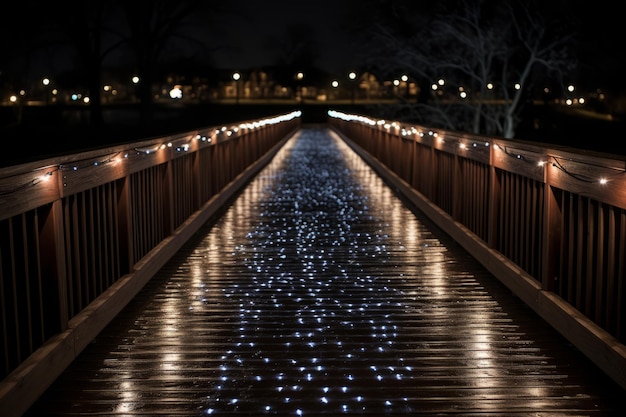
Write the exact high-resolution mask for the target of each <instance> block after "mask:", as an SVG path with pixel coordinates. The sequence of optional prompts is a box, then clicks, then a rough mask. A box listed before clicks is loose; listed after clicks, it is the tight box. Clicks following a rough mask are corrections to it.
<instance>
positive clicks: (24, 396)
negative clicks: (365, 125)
mask: <svg viewBox="0 0 626 417" xmlns="http://www.w3.org/2000/svg"><path fill="white" fill-rule="evenodd" d="M299 127H300V112H292V113H288V114H285V115H279V116H275V117H270V118H267V119H261V120H255V121H249V122H242V123H238V124H235V125H232V126H222V127H210V128H205V129H200V130H197V131H193V132H188V133H185V134H180V135H175V136H169V137H164V138H158V139H151V140H146V141H141V142H135V143H130V144H125V145H119V146H115V147H111V148H104V149H99V150H95V151H89V152H83V153H77V154H73V155H65V156H62V157H58V158H52V159H46V160H43V161H38V162H32V163H28V164H22V165H17V166H13V167H7V168H3V169H1V170H0V340H1V344H0V415H2V416H3V417H7V415H8V414H6V413H8V412H11V413H13V414H11V415H20V410H22V412H23V411H25V410H26V407H28V406H29V404H30V402H31V401H32V400H33V399H36V397H37V396H38V395H40V394H41V393H42V392H43V391H44V390H45V389H46V388H47V386H48V385H49V384H50V383H52V382H53V381H54V379H55V378H56V377H57V376H58V375H59V374H60V372H61V371H62V370H63V369H64V368H65V367H66V366H67V365H68V364H69V363H70V362H71V361H72V360H73V359H74V357H75V356H76V355H78V353H80V352H81V351H82V349H83V348H84V347H85V346H86V345H87V344H88V343H89V342H90V341H91V340H92V339H93V338H94V337H95V336H96V335H97V334H98V332H99V331H100V330H101V329H102V328H104V326H105V325H106V324H108V322H109V321H110V320H111V319H112V318H113V317H114V316H115V315H116V314H117V313H118V312H119V311H120V310H121V308H123V306H124V305H125V304H126V303H127V302H128V301H129V300H130V299H131V298H132V296H134V295H135V294H136V293H137V291H138V290H139V289H140V288H141V287H142V286H143V285H144V284H145V282H147V280H149V279H150V278H151V277H152V276H153V275H154V273H156V272H157V271H158V269H159V267H160V266H162V265H163V264H164V262H165V261H166V260H167V259H169V258H170V257H171V256H172V255H173V254H174V253H175V252H176V251H177V250H178V249H179V248H180V247H181V246H182V244H184V242H185V241H186V240H188V238H189V237H191V236H192V235H193V233H194V232H195V231H196V230H197V228H198V227H199V226H201V225H202V224H203V223H204V222H206V221H207V220H208V218H209V217H210V216H211V215H212V214H214V213H215V212H216V211H217V210H218V209H219V208H220V206H222V205H223V204H224V203H225V202H227V201H228V198H230V196H232V194H234V193H235V192H236V191H237V189H238V188H241V187H242V186H243V185H244V184H245V181H246V180H248V179H249V178H251V176H252V175H253V174H254V173H255V170H256V171H258V169H260V168H259V167H260V166H262V165H263V164H265V163H267V162H269V159H270V158H271V156H273V153H275V152H276V151H277V150H278V148H279V147H280V146H281V144H282V143H284V141H285V140H286V139H287V138H288V136H289V135H290V134H292V133H293V132H295V131H297V130H298V129H299Z"/></svg>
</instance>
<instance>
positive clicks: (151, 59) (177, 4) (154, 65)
mask: <svg viewBox="0 0 626 417" xmlns="http://www.w3.org/2000/svg"><path fill="white" fill-rule="evenodd" d="M216 3H217V2H210V1H200V0H180V1H172V0H136V1H120V2H119V5H120V7H121V9H122V12H123V15H124V17H125V22H126V27H125V29H126V30H127V32H126V42H127V44H128V45H129V46H130V48H131V50H132V51H133V54H134V57H135V60H136V66H137V75H138V76H139V80H140V81H139V86H138V96H139V100H140V106H141V119H142V121H143V123H144V125H146V126H147V125H149V123H150V122H151V120H152V115H153V97H154V93H153V87H154V84H155V81H156V75H157V73H158V68H159V65H160V64H161V58H162V56H163V55H164V53H165V52H168V53H170V54H169V55H168V57H169V58H170V59H172V58H173V57H174V56H175V53H173V54H172V50H174V51H175V50H176V48H177V47H176V45H175V44H176V42H179V43H180V42H188V43H195V44H197V45H202V43H203V41H202V40H201V36H200V35H199V32H198V33H195V34H194V33H193V29H194V28H197V25H198V24H200V22H199V21H198V20H197V19H196V17H197V16H198V13H197V12H198V11H199V10H201V9H202V8H206V7H212V6H213V5H214V4H216ZM179 45H182V43H180V44H179Z"/></svg>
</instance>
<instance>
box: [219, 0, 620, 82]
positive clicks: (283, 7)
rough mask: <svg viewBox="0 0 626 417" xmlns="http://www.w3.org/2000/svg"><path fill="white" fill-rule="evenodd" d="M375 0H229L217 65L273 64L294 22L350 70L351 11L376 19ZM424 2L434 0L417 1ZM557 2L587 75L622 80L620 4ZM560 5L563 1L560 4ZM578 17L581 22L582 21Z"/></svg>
mask: <svg viewBox="0 0 626 417" xmlns="http://www.w3.org/2000/svg"><path fill="white" fill-rule="evenodd" d="M373 1H374V0H361V1H359V0H317V1H293V0H292V1H289V0H266V1H263V2H260V1H256V0H234V1H232V2H229V6H232V9H233V10H236V11H238V12H237V13H236V14H235V15H234V16H233V17H232V18H231V19H229V20H228V22H227V23H226V24H224V23H225V22H222V26H221V27H220V30H224V32H223V33H224V35H225V38H229V39H230V43H231V45H233V46H234V48H227V49H224V50H221V51H219V52H217V53H216V54H215V58H216V61H215V62H216V65H218V66H219V67H223V68H247V67H255V66H262V65H266V64H271V63H272V58H273V56H274V55H273V54H274V53H276V52H277V51H278V49H279V47H278V46H277V45H274V46H276V48H275V49H273V43H272V42H271V41H270V39H272V38H275V39H278V40H279V41H280V37H281V36H282V35H284V33H285V29H286V27H287V26H288V25H289V24H292V23H304V24H308V25H310V26H311V27H312V28H313V31H314V33H313V36H314V37H315V38H316V39H317V40H318V42H319V46H320V47H319V52H320V60H319V63H320V65H321V66H322V67H323V68H324V69H327V70H329V71H331V72H336V73H339V72H343V71H349V70H351V69H354V68H355V67H358V64H359V61H358V57H359V56H360V55H359V48H365V46H362V45H359V44H358V43H355V42H354V37H353V35H347V34H346V26H347V25H349V24H350V18H349V17H348V18H346V15H348V16H349V14H350V13H353V14H354V15H357V14H359V13H361V15H362V17H361V18H362V19H366V20H367V19H368V17H369V18H372V19H375V16H368V15H367V13H365V15H364V16H363V13H362V12H363V11H367V10H369V9H368V8H367V4H368V3H371V2H373ZM415 1H418V2H422V3H424V4H429V3H432V2H433V0H415ZM543 4H544V5H547V6H548V7H550V6H553V5H554V9H553V10H552V12H553V13H556V15H557V16H561V15H562V16H563V19H566V20H568V22H569V23H572V24H579V28H580V33H579V35H580V43H579V44H578V45H577V46H576V47H575V50H574V52H575V53H576V54H579V56H580V59H581V62H580V64H581V67H580V68H581V70H582V71H583V72H584V73H585V75H586V76H589V77H592V78H597V79H598V80H602V81H604V82H606V81H607V79H609V80H610V82H621V81H620V78H621V74H622V72H623V68H624V65H625V64H626V47H625V46H624V41H623V38H624V36H623V33H622V31H623V22H622V19H623V18H622V14H621V13H620V12H619V10H618V4H617V3H615V2H613V1H611V0H594V1H593V2H589V1H586V0H567V1H557V0H548V3H543ZM557 5H559V6H557ZM577 20H578V22H577Z"/></svg>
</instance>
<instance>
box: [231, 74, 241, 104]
mask: <svg viewBox="0 0 626 417" xmlns="http://www.w3.org/2000/svg"><path fill="white" fill-rule="evenodd" d="M240 79H241V74H239V73H238V72H235V73H234V74H233V80H235V103H236V104H239V80H240Z"/></svg>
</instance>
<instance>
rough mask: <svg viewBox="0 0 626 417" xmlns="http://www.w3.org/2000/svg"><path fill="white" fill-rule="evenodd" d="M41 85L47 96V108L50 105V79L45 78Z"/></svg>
mask: <svg viewBox="0 0 626 417" xmlns="http://www.w3.org/2000/svg"><path fill="white" fill-rule="evenodd" d="M41 83H42V84H43V86H44V90H45V94H46V106H47V105H49V104H50V88H49V87H50V79H49V78H47V77H46V78H44V79H43V80H41Z"/></svg>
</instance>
